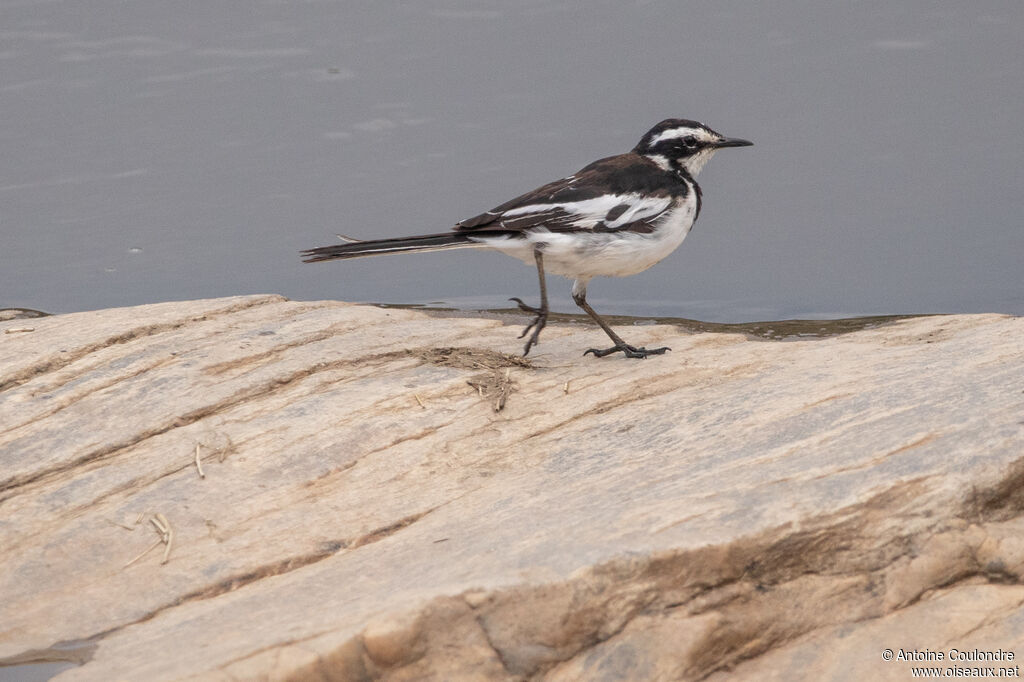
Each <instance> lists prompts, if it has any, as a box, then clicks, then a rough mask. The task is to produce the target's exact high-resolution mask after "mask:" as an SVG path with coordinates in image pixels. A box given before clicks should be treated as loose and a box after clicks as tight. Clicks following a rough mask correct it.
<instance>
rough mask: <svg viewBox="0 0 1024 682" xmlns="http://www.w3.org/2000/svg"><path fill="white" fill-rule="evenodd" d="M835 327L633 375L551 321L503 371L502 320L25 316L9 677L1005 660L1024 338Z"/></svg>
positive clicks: (244, 308) (142, 311) (10, 561)
mask: <svg viewBox="0 0 1024 682" xmlns="http://www.w3.org/2000/svg"><path fill="white" fill-rule="evenodd" d="M505 321H507V320H505ZM516 321H517V322H518V320H516ZM620 323H621V321H620ZM7 326H15V327H24V326H25V325H24V321H23V320H20V321H19V320H11V321H6V322H0V329H4V328H5V327H7ZM839 326H840V327H842V329H843V330H846V329H849V330H852V331H848V333H843V334H838V335H834V336H828V337H825V338H816V337H802V336H788V337H786V339H785V340H770V339H765V338H761V337H760V336H756V335H753V334H742V333H723V332H701V333H694V332H691V331H687V330H685V329H682V328H680V327H679V326H675V325H669V324H659V325H653V326H635V327H631V328H628V329H623V330H622V331H623V334H624V335H625V336H626V338H627V339H628V340H629V341H630V342H631V343H640V344H646V345H648V346H652V345H655V346H657V345H667V346H670V347H672V349H673V351H672V352H671V353H669V354H667V355H664V356H660V357H655V358H650V359H647V360H643V361H636V360H628V359H625V358H621V357H611V358H605V359H601V360H598V359H595V358H593V357H586V358H584V357H582V355H581V354H582V351H583V350H585V349H586V348H589V347H591V346H594V345H600V344H603V343H604V342H605V339H604V338H603V335H602V333H601V332H600V330H597V329H595V328H594V327H592V326H591V325H587V324H578V323H572V322H565V321H563V322H558V323H553V324H551V325H550V326H549V327H548V329H546V330H545V331H544V334H543V336H542V343H541V346H539V347H538V348H537V349H535V351H534V353H535V354H531V356H530V358H529V362H523V361H522V360H521V359H520V358H518V355H517V353H518V351H519V349H520V341H519V340H518V339H516V335H517V334H518V327H509V326H506V325H505V324H504V321H503V320H501V319H483V318H473V317H465V316H462V317H443V316H438V315H437V314H428V313H425V312H421V311H412V310H402V309H385V308H377V307H369V306H356V305H349V304H344V303H336V302H313V303H301V302H291V301H287V300H285V299H283V298H280V297H276V296H249V297H238V298H229V299H219V300H209V301H190V302H182V303H164V304H156V305H148V306H141V307H137V308H127V309H115V310H101V311H95V312H87V313H76V314H70V315H56V316H51V317H39V318H36V319H33V320H32V323H31V327H32V331H28V332H21V333H13V334H0V462H3V465H4V466H3V468H2V470H0V547H2V548H3V552H2V553H0V595H2V596H3V599H2V600H0V659H2V660H3V662H4V663H7V664H13V663H21V664H26V663H31V662H33V661H44V660H67V661H73V662H76V663H82V660H84V659H87V660H84V663H82V664H81V665H77V666H75V667H73V668H71V669H67V670H64V671H63V672H61V673H60V674H59V675H58V676H57V678H56V679H58V680H62V681H71V680H96V679H146V680H170V679H196V680H199V679H202V680H229V679H282V680H370V679H387V680H422V679H435V680H448V679H467V680H474V679H479V680H485V679H486V680H491V679H496V680H519V679H527V678H536V679H544V680H578V679H587V680H624V679H626V680H629V679H635V680H657V679H712V680H717V679H726V678H728V679H733V678H738V679H751V680H755V679H756V680H788V679H806V678H811V679H826V678H828V679H851V680H852V679H869V678H870V679H893V680H896V679H899V680H904V679H908V678H909V677H910V667H911V665H918V663H911V662H908V661H907V660H903V659H900V658H899V657H898V656H899V654H900V652H901V651H902V652H903V654H904V655H905V656H904V658H905V657H906V656H910V655H912V654H913V652H915V651H916V652H919V653H920V655H922V656H925V655H927V652H928V651H931V652H933V653H934V652H944V655H947V657H946V660H944V661H940V662H937V663H934V662H933V663H922V664H920V665H945V666H949V665H957V666H961V667H964V666H971V665H974V666H996V667H1000V666H1013V665H1019V662H1020V661H1019V658H1020V657H1021V656H1024V612H1022V609H1021V605H1022V604H1024V586H1022V585H1021V575H1022V574H1024V540H1022V538H1024V517H1022V510H1024V447H1022V446H1024V392H1022V391H1024V345H1022V339H1024V320H1022V319H1020V318H1014V317H1007V316H1001V315H959V316H933V317H920V318H912V319H903V320H897V321H892V322H889V323H887V324H881V325H875V326H871V325H868V326H866V327H865V325H863V324H862V325H859V326H860V327H861V328H859V330H858V325H855V324H849V323H846V324H845V325H839ZM762 327H763V326H762ZM776 327H778V328H781V325H774V327H773V331H772V334H771V335H772V336H778V334H777V333H776V332H775V331H774V328H776ZM502 402H503V403H504V405H503V409H501V410H500V411H496V408H498V407H501V404H500V403H502ZM200 466H201V468H202V474H203V475H202V476H200V469H199V467H200ZM147 549H148V550H149V551H148V552H147V551H146V550H147ZM165 558H166V562H165ZM885 649H891V650H894V654H895V655H896V656H897V660H894V661H891V662H887V661H884V660H883V658H882V653H883V651H884V650H885ZM951 649H957V650H958V651H969V652H973V651H975V650H978V651H982V652H986V651H992V652H994V651H996V650H998V649H1002V650H1003V651H1004V652H1006V651H1011V652H1014V653H1015V655H1016V656H1017V658H1016V659H1015V660H1014V661H1006V660H1003V661H1000V662H984V663H978V662H974V663H972V662H970V661H969V660H964V661H955V662H950V661H949V659H948V654H949V652H950V650H951ZM921 652H923V653H921ZM993 655H995V654H993ZM1004 658H1005V655H1004Z"/></svg>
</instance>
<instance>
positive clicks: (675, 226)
mask: <svg viewBox="0 0 1024 682" xmlns="http://www.w3.org/2000/svg"><path fill="white" fill-rule="evenodd" d="M751 144H753V143H752V142H748V141H747V140H741V139H737V138H729V137H724V136H722V135H719V134H718V133H716V132H715V131H714V130H712V129H711V128H708V127H707V126H706V125H704V124H702V123H697V122H696V121H689V120H686V119H679V118H670V119H667V120H664V121H662V122H661V123H659V124H658V125H656V126H654V127H653V128H651V129H650V130H649V131H648V132H647V134H646V135H644V136H643V139H641V140H640V142H639V144H637V146H636V147H634V148H633V150H632V151H630V152H628V153H626V154H620V155H618V156H611V157H608V158H606V159H601V160H599V161H595V162H593V163H592V164H590V165H588V166H586V167H584V168H583V169H582V170H580V171H578V172H577V173H575V174H574V175H570V176H569V177H567V178H562V179H561V180H555V181H554V182H551V183H548V184H546V185H544V186H543V187H539V188H537V189H535V190H533V191H532V192H527V193H526V194H523V195H522V196H519V197H516V198H515V199H512V200H511V201H508V202H506V203H504V204H502V205H501V206H498V207H497V208H493V209H491V210H490V211H487V212H486V213H481V214H480V215H478V216H476V217H474V218H469V219H467V220H462V221H460V222H459V223H457V224H456V225H455V227H454V228H453V229H452V231H450V232H443V233H440V234H425V235H417V236H413V237H401V238H397V239H374V240H370V241H358V240H352V239H348V238H345V239H346V241H348V242H349V243H347V244H338V245H335V246H322V247H320V248H316V249H308V250H306V251H303V253H302V255H303V257H304V259H305V262H307V263H313V262H317V261H325V260H335V259H340V258H361V257H363V256H376V255H380V254H387V253H408V252H415V251H440V250H446V249H461V248H483V247H486V248H491V249H497V250H498V251H501V252H502V253H506V254H508V255H510V256H515V257H516V258H519V259H520V260H522V261H524V262H525V263H527V264H529V263H536V265H537V274H538V277H539V279H540V306H539V307H534V306H530V305H527V304H525V303H523V301H522V300H521V299H518V298H512V299H510V300H512V301H515V302H516V303H517V304H518V305H519V308H520V309H521V310H523V311H524V312H528V313H530V314H532V315H534V318H533V321H532V322H531V323H530V324H529V325H528V326H527V327H526V329H524V330H523V333H522V334H520V336H519V338H523V337H524V336H526V335H527V334H529V335H530V336H529V338H528V339H527V341H526V347H525V348H524V350H523V355H524V356H525V355H527V354H528V353H529V352H530V349H531V348H532V347H533V346H535V345H536V344H537V342H538V339H539V337H540V332H541V330H542V329H544V326H545V324H547V319H548V296H547V285H546V283H545V279H544V273H545V271H546V272H552V273H555V274H558V275H563V276H565V277H568V278H571V279H572V280H574V281H573V285H572V298H573V300H574V301H575V302H576V305H578V306H579V307H580V308H582V309H583V310H584V311H586V313H587V314H588V315H589V316H590V317H591V318H593V320H594V321H595V322H596V323H597V324H598V325H600V327H601V329H603V330H604V331H605V333H606V334H608V336H609V337H610V338H611V340H612V342H613V343H614V344H615V345H614V346H612V347H611V348H605V349H596V348H591V349H589V350H587V351H586V352H585V353H584V355H586V354H587V353H593V354H594V355H596V356H598V357H603V356H605V355H610V354H612V353H617V352H621V353H623V354H625V355H626V357H630V358H645V357H647V356H648V355H655V354H660V353H664V352H665V351H667V350H669V349H668V348H651V349H648V348H636V347H634V346H631V345H629V344H627V343H626V342H625V341H623V340H622V338H621V337H620V336H619V335H618V334H616V333H615V332H614V331H613V330H612V328H611V327H609V326H608V324H607V323H606V322H605V321H604V320H602V319H601V317H600V316H599V315H598V314H597V313H596V312H594V309H593V308H591V307H590V305H589V304H588V303H587V284H588V283H589V282H590V280H591V279H592V278H594V277H599V276H605V277H625V276H627V275H635V274H636V273H638V272H642V271H644V270H646V269H647V268H649V267H651V266H652V265H654V264H655V263H657V262H658V261H660V260H662V259H663V258H665V257H666V256H667V255H669V254H670V253H672V251H674V250H675V249H676V247H677V246H679V244H681V243H682V241H683V239H684V238H685V237H686V235H687V234H688V233H689V232H690V228H692V227H693V223H694V221H695V220H697V216H698V215H699V214H700V204H701V190H700V186H699V185H698V184H697V181H696V180H695V178H696V177H697V174H698V173H699V172H700V170H701V169H702V168H703V167H704V164H706V163H707V162H708V160H709V159H710V158H711V157H712V156H713V155H714V153H715V152H716V151H718V150H719V149H722V148H723V147H747V146H750V145H751ZM531 332H532V333H531Z"/></svg>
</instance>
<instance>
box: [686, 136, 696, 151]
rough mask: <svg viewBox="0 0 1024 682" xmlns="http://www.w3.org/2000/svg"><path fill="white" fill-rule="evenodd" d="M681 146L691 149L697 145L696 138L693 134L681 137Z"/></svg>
mask: <svg viewBox="0 0 1024 682" xmlns="http://www.w3.org/2000/svg"><path fill="white" fill-rule="evenodd" d="M683 146H684V147H687V148H688V149H693V148H694V147H696V146H697V138H696V137H694V136H693V135H687V136H686V137H684V138H683Z"/></svg>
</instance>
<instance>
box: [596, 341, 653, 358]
mask: <svg viewBox="0 0 1024 682" xmlns="http://www.w3.org/2000/svg"><path fill="white" fill-rule="evenodd" d="M667 350H672V349H671V348H669V347H667V346H665V347H663V348H651V349H649V350H648V349H647V348H643V347H641V348H636V347H634V346H630V345H629V344H628V343H624V344H622V345H621V346H619V345H616V346H612V347H611V348H604V349H599V348H589V349H587V350H586V351H585V352H584V353H583V354H584V355H589V354H591V353H593V354H594V357H598V358H603V357H604V356H606V355H611V354H612V353H619V352H621V353H622V354H623V355H625V356H626V357H627V358H639V359H641V360H642V359H644V358H646V357H647V356H648V355H661V354H662V353H664V352H665V351H667Z"/></svg>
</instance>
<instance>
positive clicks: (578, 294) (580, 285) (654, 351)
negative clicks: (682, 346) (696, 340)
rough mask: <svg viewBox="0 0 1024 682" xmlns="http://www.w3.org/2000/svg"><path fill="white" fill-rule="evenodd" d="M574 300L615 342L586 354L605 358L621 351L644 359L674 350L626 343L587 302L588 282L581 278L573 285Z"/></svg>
mask: <svg viewBox="0 0 1024 682" xmlns="http://www.w3.org/2000/svg"><path fill="white" fill-rule="evenodd" d="M572 300H573V301H575V302H576V305H578V306H579V307H581V308H583V310H584V312H586V313H587V315H590V317H591V318H593V320H594V322H597V324H598V325H600V327H601V329H603V330H604V333H605V334H607V335H608V337H609V338H610V339H611V340H612V343H614V344H615V345H614V346H612V347H611V348H605V349H603V350H602V349H597V348H591V349H589V350H587V351H586V352H584V353H583V354H584V355H588V354H590V353H593V354H594V355H595V356H596V357H599V358H603V357H604V356H606V355H611V354H612V353H619V352H621V353H622V354H623V355H625V356H626V357H627V358H641V359H643V358H646V357H647V356H648V355H661V354H662V353H664V352H665V351H667V350H672V349H671V348H668V347H665V348H651V349H650V350H648V349H647V348H636V347H635V346H631V345H629V344H628V343H626V342H625V341H623V340H622V337H621V336H619V335H618V334H616V333H615V331H614V330H613V329H612V328H611V327H609V326H608V323H607V322H605V321H604V320H602V319H601V316H600V315H598V314H597V313H596V312H595V311H594V309H593V308H591V307H590V304H589V303H587V283H586V282H581V281H580V280H576V281H575V282H573V285H572Z"/></svg>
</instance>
